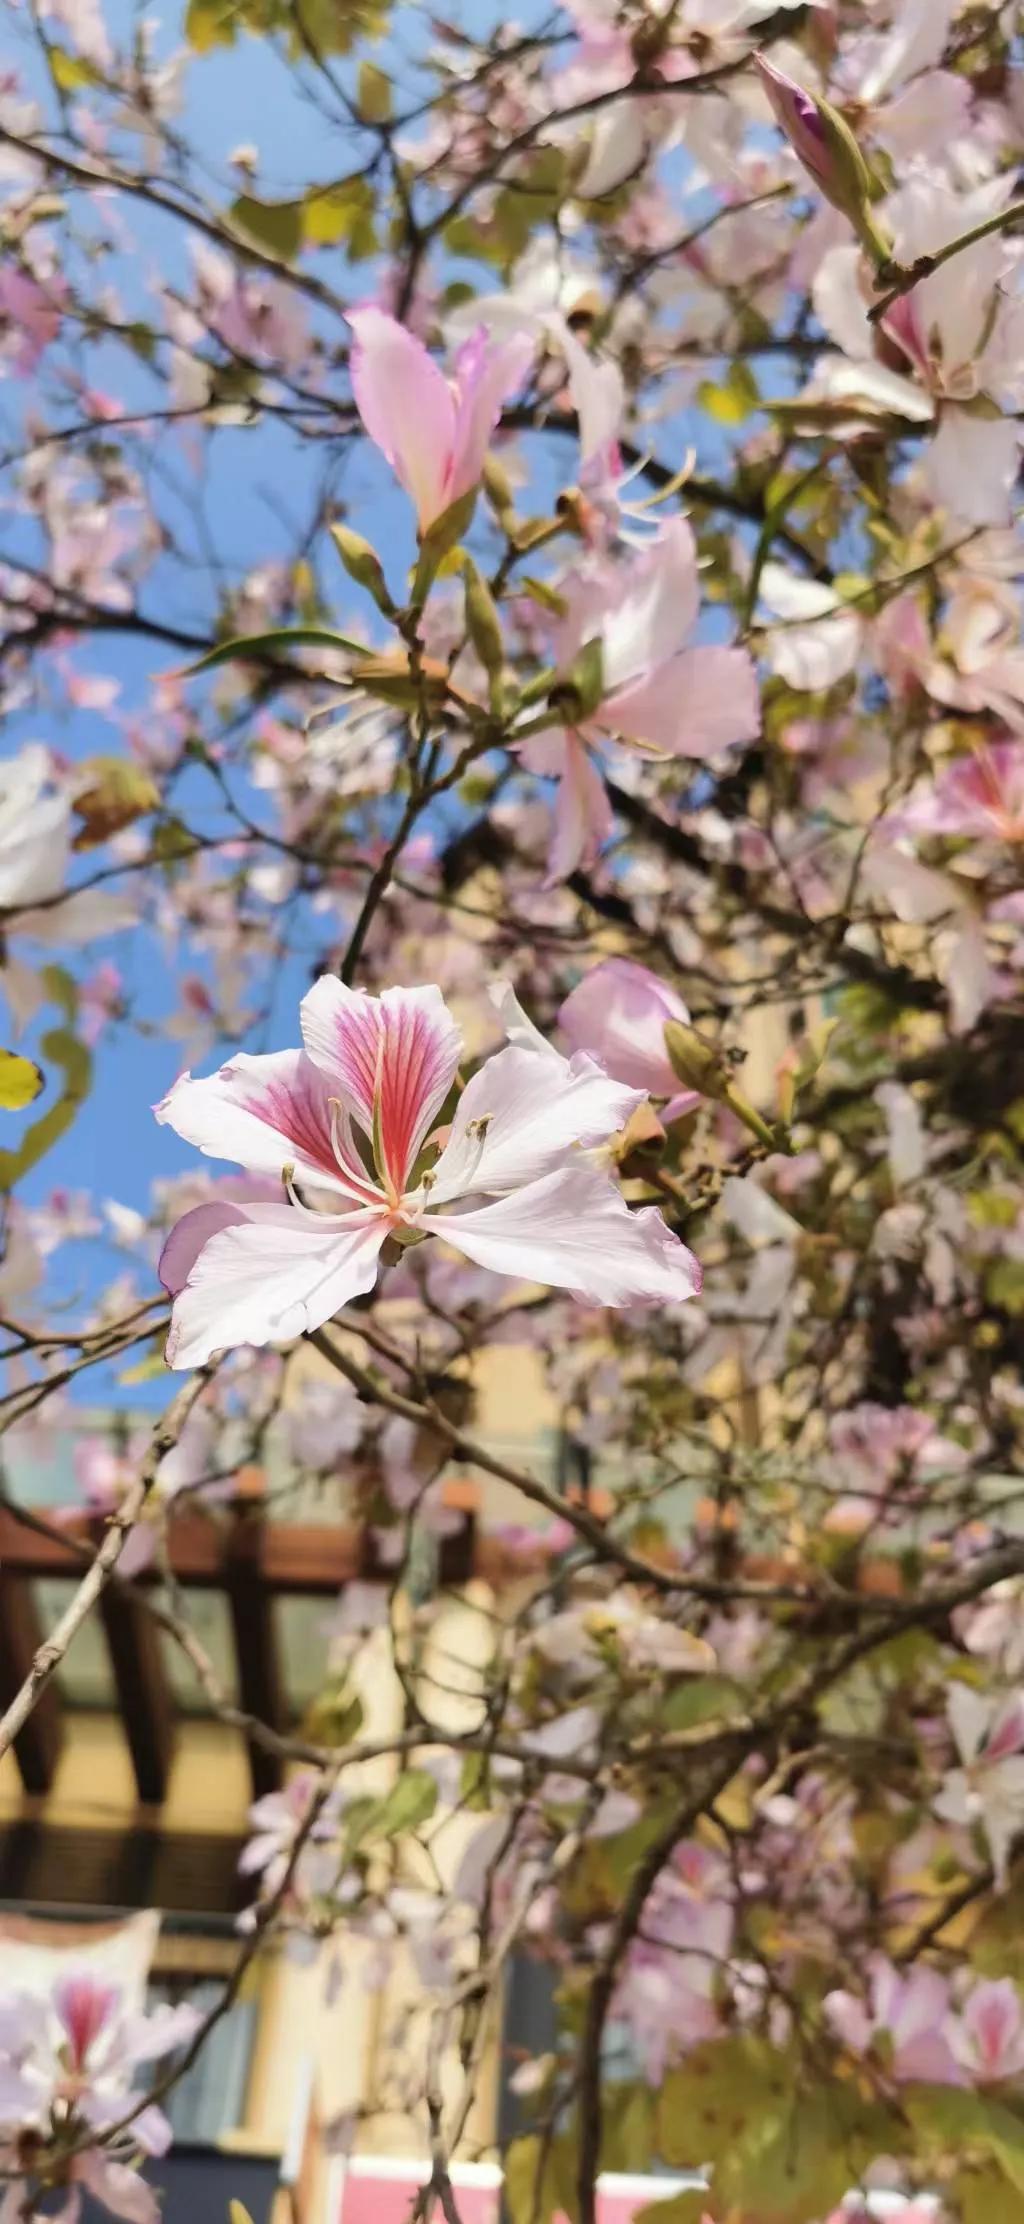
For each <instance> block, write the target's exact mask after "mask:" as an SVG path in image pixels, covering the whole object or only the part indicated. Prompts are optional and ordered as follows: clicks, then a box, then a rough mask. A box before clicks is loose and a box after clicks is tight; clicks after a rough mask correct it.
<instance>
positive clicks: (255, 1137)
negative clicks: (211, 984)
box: [155, 1050, 347, 1194]
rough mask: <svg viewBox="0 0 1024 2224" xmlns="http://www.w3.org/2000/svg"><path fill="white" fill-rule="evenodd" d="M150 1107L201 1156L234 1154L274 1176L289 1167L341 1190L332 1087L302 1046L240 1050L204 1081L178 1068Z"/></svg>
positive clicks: (253, 1170) (257, 1170)
mask: <svg viewBox="0 0 1024 2224" xmlns="http://www.w3.org/2000/svg"><path fill="white" fill-rule="evenodd" d="M155 1109H156V1117H157V1119H158V1120H159V1121H160V1122H161V1123H162V1124H163V1125H165V1126H167V1127H172V1128H173V1129H174V1131H175V1134H176V1135H180V1136H181V1137H182V1140H183V1141H184V1142H186V1143H194V1144H195V1146H196V1149H197V1150H200V1151H202V1152H203V1154H204V1156H205V1157H207V1158H230V1159H234V1160H235V1161H236V1163H237V1164H238V1165H239V1166H245V1167H246V1168H247V1169H248V1171H249V1172H250V1173H252V1174H270V1175H276V1176H277V1178H278V1179H280V1177H281V1174H282V1172H283V1169H284V1168H285V1167H286V1166H293V1167H294V1168H295V1169H296V1171H297V1173H298V1174H299V1175H300V1176H301V1175H303V1174H305V1175H307V1176H309V1177H310V1178H311V1179H315V1181H316V1182H317V1184H318V1186H320V1187H321V1188H328V1189H331V1190H341V1191H342V1193H343V1194H347V1191H345V1190H344V1189H343V1185H342V1182H341V1181H340V1179H339V1173H338V1164H337V1160H336V1158H335V1154H334V1150H333V1147H332V1143H331V1104H330V1089H329V1086H328V1084H327V1082H326V1081H325V1080H324V1077H323V1075H322V1074H321V1073H320V1072H319V1071H318V1069H317V1067H316V1066H315V1065H314V1064H313V1062H312V1060H311V1059H309V1058H307V1057H306V1055H305V1052H304V1051H301V1050H277V1051H273V1052H271V1053H270V1055H269V1056H267V1057H259V1058H250V1057H248V1056H247V1055H246V1054H245V1053H244V1052H239V1054H238V1056H237V1057H235V1058H232V1059H231V1061H230V1064H229V1065H226V1066H222V1067H221V1069H220V1072H219V1073H213V1074H209V1075H208V1076H207V1077H206V1079H205V1080H201V1081H194V1080H193V1079H192V1076H191V1074H189V1073H185V1074H182V1075H181V1078H180V1080H178V1081H176V1082H175V1084H174V1087H173V1089H171V1090H169V1091H168V1094H167V1096H165V1098H164V1100H163V1102H162V1104H158V1105H157V1106H156V1108H155Z"/></svg>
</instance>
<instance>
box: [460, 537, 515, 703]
mask: <svg viewBox="0 0 1024 2224" xmlns="http://www.w3.org/2000/svg"><path fill="white" fill-rule="evenodd" d="M462 577H463V581H464V584H465V590H466V631H467V633H468V635H469V638H470V640H471V642H472V644H473V647H474V649H475V650H476V653H477V655H478V657H479V659H480V662H481V664H482V665H483V668H484V671H485V672H486V674H487V677H488V679H489V680H490V683H491V709H492V710H494V711H500V709H501V700H502V677H503V674H504V670H505V642H504V638H503V636H502V631H501V619H500V618H499V616H498V608H497V604H496V602H495V600H494V596H493V595H492V593H491V590H490V588H489V586H488V585H487V582H486V580H485V579H482V578H481V576H480V573H479V572H478V570H477V568H476V565H475V564H474V562H473V559H472V557H471V556H467V558H466V561H465V563H464V565H463V567H462Z"/></svg>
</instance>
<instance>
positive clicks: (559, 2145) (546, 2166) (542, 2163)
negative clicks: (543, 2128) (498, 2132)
mask: <svg viewBox="0 0 1024 2224" xmlns="http://www.w3.org/2000/svg"><path fill="white" fill-rule="evenodd" d="M576 2152H577V2143H576V2140H575V2139H574V2138H572V2137H571V2136H567V2135H565V2134H563V2135H562V2136H561V2137H560V2138H557V2139H550V2140H546V2141H545V2142H544V2144H543V2147H542V2144H541V2141H540V2140H539V2139H533V2138H530V2139H514V2140H513V2142H512V2145H511V2146H510V2148H509V2150H508V2153H507V2154H506V2156H505V2182H504V2187H503V2191H504V2195H505V2204H506V2206H507V2208H508V2213H509V2216H510V2217H511V2219H512V2224H550V2219H551V2218H552V2217H553V2216H556V2215H559V2214H560V2215H562V2216H564V2217H568V2218H569V2224H574V2220H575V2217H576V2214H577V2202H576Z"/></svg>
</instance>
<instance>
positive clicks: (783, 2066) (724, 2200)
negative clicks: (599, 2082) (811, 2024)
mask: <svg viewBox="0 0 1024 2224" xmlns="http://www.w3.org/2000/svg"><path fill="white" fill-rule="evenodd" d="M809 2077H810V2064H809V2061H808V2060H807V2059H805V2058H804V2057H803V2056H802V2055H801V2054H799V2053H797V2052H795V2051H794V2052H792V2053H789V2054H782V2053H779V2052H778V2051H777V2050H776V2049H775V2048H774V2047H771V2046H769V2045H767V2044H766V2043H765V2041H763V2040H761V2039H756V2038H753V2037H741V2038H728V2039H723V2040H720V2041H716V2042H714V2043H711V2044H709V2045H707V2046H704V2047H701V2048H699V2049H698V2050H697V2051H696V2052H695V2053H694V2054H692V2055H691V2056H690V2057H689V2058H688V2059H687V2061H686V2062H685V2063H683V2065H682V2066H681V2067H680V2068H679V2069H676V2070H672V2071H670V2073H669V2075H668V2077H667V2078H666V2079H665V2082H664V2084H663V2086H662V2088H661V2091H660V2093H659V2095H658V2102H657V2134H658V2148H659V2151H660V2152H661V2153H662V2154H663V2156H664V2158H665V2160H666V2161H668V2162H670V2163H672V2164H674V2165H675V2166H676V2167H678V2168H680V2169H684V2168H689V2169H692V2168H693V2167H694V2166H695V2164H704V2163H707V2164H708V2165H709V2166H710V2170H711V2176H712V2186H713V2191H714V2195H715V2200H716V2204H717V2205H719V2206H720V2207H722V2208H724V2209H725V2211H726V2212H728V2210H729V2208H730V2206H732V2207H735V2208H737V2209H738V2210H740V2211H741V2212H742V2211H743V2210H744V2209H745V2208H749V2209H750V2210H751V2211H752V2212H756V2214H757V2215H758V2217H759V2218H760V2219H761V2220H762V2224H811V2220H812V2219H816V2218H820V2217H822V2216H825V2215H827V2214H828V2211H829V2210H830V2209H832V2208H834V2207H835V2206H836V2205H837V2203H838V2202H839V2201H840V2200H841V2199H842V2196H843V2194H844V2193H845V2192H846V2191H847V2190H848V2188H849V2187H850V2186H851V2185H854V2184H856V2183H857V2180H858V2178H859V2176H860V2174H861V2172H862V2170H863V2168H864V2167H865V2165H866V2164H867V2163H868V2162H869V2161H870V2160H871V2159H872V2157H873V2156H874V2155H876V2154H879V2153H886V2152H887V2153H893V2152H895V2151H898V2150H899V2148H900V2146H901V2144H902V2140H901V2134H900V2128H899V2123H898V2119H896V2118H895V2117H891V2116H890V2115H889V2113H888V2111H886V2110H884V2109H883V2108H881V2107H880V2106H879V2105H878V2104H877V2103H875V2102H871V2101H868V2100H865V2099H864V2098H862V2096H861V2095H860V2093H859V2092H858V2091H857V2090H856V2089H855V2088H854V2087H853V2086H852V2085H848V2084H845V2083H843V2082H842V2081H841V2080H840V2079H838V2078H835V2077H833V2078H831V2079H830V2080H829V2081H828V2082H827V2083H823V2084H821V2085H813V2084H811V2083H810V2082H809Z"/></svg>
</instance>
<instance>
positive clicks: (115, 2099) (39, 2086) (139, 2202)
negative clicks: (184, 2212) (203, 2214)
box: [0, 1968, 199, 2224]
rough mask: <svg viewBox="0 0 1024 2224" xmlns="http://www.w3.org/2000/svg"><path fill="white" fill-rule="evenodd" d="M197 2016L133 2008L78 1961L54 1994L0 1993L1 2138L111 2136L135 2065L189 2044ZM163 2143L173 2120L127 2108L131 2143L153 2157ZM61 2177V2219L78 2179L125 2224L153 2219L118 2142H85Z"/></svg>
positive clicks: (69, 2219) (143, 2188) (69, 2213)
mask: <svg viewBox="0 0 1024 2224" xmlns="http://www.w3.org/2000/svg"><path fill="white" fill-rule="evenodd" d="M198 2022H199V2017H198V2015H197V2013H196V2011H195V2009H194V2008H190V2007H189V2006H187V2005H186V2004H183V2005H182V2006H180V2007H177V2008H171V2007H164V2008H159V2009H157V2010H156V2011H155V2012H154V2013H153V2014H151V2015H138V2014H133V2013H132V2012H131V2011H130V2010H128V2009H126V2007H125V2005H124V2002H123V1999H122V1995H121V1992H120V1990H119V1988H118V1987H117V1986H116V1985H109V1984H104V1983H102V1982H101V1980H100V1979H99V1978H98V1977H97V1976H96V1975H95V1974H94V1972H93V1971H92V1970H88V1969H85V1968H83V1969H80V1970H74V1971H72V1972H70V1973H69V1974H68V1975H65V1976H62V1977H60V1978H58V1980H57V1982H56V1984H55V1985H54V1988H53V1992H52V1994H51V1995H46V1994H43V1993H36V1992H32V1993H30V1992H18V1993H8V1994H7V1995H6V1996H5V1998H4V1999H3V2000H0V2138H2V2139H3V2141H4V2143H5V2144H6V2143H7V2142H8V2141H9V2140H12V2139H14V2138H16V2137H17V2135H18V2134H19V2133H25V2132H33V2133H35V2134H36V2135H37V2136H38V2138H39V2139H40V2140H41V2141H47V2140H51V2141H53V2140H58V2139H59V2137H60V2135H61V2134H62V2133H64V2132H67V2133H68V2134H70V2135H72V2136H74V2135H75V2134H76V2133H79V2134H80V2133H81V2132H82V2131H83V2130H85V2131H92V2132H95V2133H96V2134H97V2135H103V2134H109V2133H110V2132H111V2131H112V2129H113V2127H114V2125H115V2124H117V2123H119V2122H120V2120H121V2118H122V2117H123V2116H125V2115H127V2114H128V2113H129V2111H131V2110H132V2108H133V2105H134V2102H135V2099H136V2095H135V2093H134V2091H133V2089H132V2087H133V2076H134V2072H135V2070H136V2069H137V2068H138V2067H139V2066H140V2065H141V2064H143V2063H147V2062H154V2061H158V2060H159V2059H160V2058H161V2057H162V2056H163V2055H166V2054H168V2053H170V2052H171V2050H172V2049H173V2048H176V2047H180V2046H184V2045H187V2044H188V2041H189V2040H190V2039H191V2038H192V2036H193V2034H194V2032H195V2030H196V2028H197V2025H198ZM170 2141H171V2127H170V2125H169V2123H168V2121H167V2118H166V2116H165V2115H164V2114H163V2113H162V2111H161V2110H160V2109H159V2108H157V2107H156V2106H155V2104H154V2103H152V2102H150V2103H149V2104H147V2105H146V2106H143V2107H140V2108H139V2110H138V2113H137V2114H133V2115H132V2121H131V2136H130V2142H129V2145H130V2147H132V2148H134V2149H139V2148H141V2150H142V2152H143V2153H144V2154H151V2155H160V2154H165V2153H166V2151H167V2148H168V2147H169V2145H170ZM65 2167H67V2166H65ZM68 2177H69V2180H70V2188H71V2189H70V2193H69V2198H68V2201H67V2203H66V2205H65V2207H64V2210H63V2211H62V2224H73V2220H74V2219H75V2218H76V2217H77V2215H78V2211H79V2208H80V2205H81V2189H82V2187H83V2186H84V2187H85V2188H87V2189H88V2191H89V2192H91V2193H93V2194H94V2195H95V2196H96V2198H97V2199H98V2200H100V2201H102V2202H103V2203H104V2204H105V2205H106V2206H107V2207H108V2208H110V2209H111V2210H112V2211H113V2213H114V2214H115V2215H117V2216H125V2217H128V2218H130V2219H131V2220H132V2224H150V2220H151V2219H152V2220H154V2224H155V2219H156V2218H157V2216H158V2213H159V2212H158V2208H157V2202H156V2197H155V2195H154V2194H153V2193H152V2191H151V2190H150V2188H149V2187H148V2186H147V2185H146V2184H145V2183H144V2181H143V2180H142V2179H141V2178H140V2177H139V2175H138V2173H137V2171H136V2170H134V2169H132V2168H130V2167H129V2166H128V2165H127V2164H126V2163H125V2162H124V2161H122V2160H119V2158H118V2153H117V2149H116V2148H108V2149H104V2150H102V2151H101V2150H99V2149H97V2148H93V2149H91V2150H90V2149H87V2148H86V2149H84V2150H83V2151H82V2152H80V2153H79V2154H77V2155H75V2157H74V2158H73V2160H71V2161H70V2166H69V2167H68ZM16 2213H17V2212H16Z"/></svg>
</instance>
